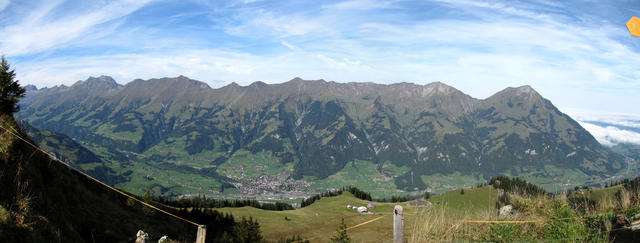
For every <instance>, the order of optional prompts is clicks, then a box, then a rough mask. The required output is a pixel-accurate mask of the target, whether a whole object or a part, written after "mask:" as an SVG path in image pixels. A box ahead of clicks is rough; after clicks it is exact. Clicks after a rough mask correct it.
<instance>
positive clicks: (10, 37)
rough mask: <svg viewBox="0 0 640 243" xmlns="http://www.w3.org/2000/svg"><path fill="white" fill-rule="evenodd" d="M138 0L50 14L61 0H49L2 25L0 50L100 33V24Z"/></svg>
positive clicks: (51, 45) (28, 50) (61, 43)
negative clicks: (11, 22) (17, 18)
mask: <svg viewBox="0 0 640 243" xmlns="http://www.w3.org/2000/svg"><path fill="white" fill-rule="evenodd" d="M147 2H148V0H142V1H128V0H127V1H113V2H110V3H108V4H106V5H104V6H96V7H95V8H94V9H90V10H89V11H88V12H78V13H75V14H67V15H65V16H63V17H60V18H55V17H52V15H55V14H54V10H56V9H57V8H59V7H60V5H61V4H63V2H62V1H49V2H46V3H45V4H42V5H41V6H39V7H38V8H37V9H35V10H33V11H32V12H31V13H30V14H28V15H27V16H26V17H24V18H23V20H22V22H20V23H17V24H14V25H9V26H2V28H1V32H2V33H3V34H2V35H1V36H0V50H2V51H3V52H4V53H5V54H7V55H24V54H32V53H37V52H41V51H48V50H51V49H57V48H62V47H66V46H67V45H68V44H70V43H71V42H73V41H77V40H79V39H82V38H83V37H85V36H87V35H98V36H104V35H108V34H109V33H101V30H104V29H107V28H105V26H100V25H101V24H104V23H106V22H109V21H112V20H115V19H118V18H120V17H123V16H126V15H128V14H130V13H131V12H133V11H135V10H136V9H138V8H140V7H141V6H143V5H144V4H146V3H147Z"/></svg>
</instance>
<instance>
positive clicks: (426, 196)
mask: <svg viewBox="0 0 640 243" xmlns="http://www.w3.org/2000/svg"><path fill="white" fill-rule="evenodd" d="M429 198H431V193H429V192H424V200H427V199H429Z"/></svg>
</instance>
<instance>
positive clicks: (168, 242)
mask: <svg viewBox="0 0 640 243" xmlns="http://www.w3.org/2000/svg"><path fill="white" fill-rule="evenodd" d="M176 242H177V241H175V240H172V239H171V238H169V236H166V235H165V236H162V237H160V239H159V240H158V243H176Z"/></svg>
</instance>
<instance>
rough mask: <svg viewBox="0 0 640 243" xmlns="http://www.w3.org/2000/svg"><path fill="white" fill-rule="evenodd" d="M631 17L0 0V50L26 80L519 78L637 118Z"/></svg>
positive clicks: (452, 5) (515, 82)
mask: <svg viewBox="0 0 640 243" xmlns="http://www.w3.org/2000/svg"><path fill="white" fill-rule="evenodd" d="M631 16H639V17H640V0H632V1H504V2H496V1H488V2H485V1H466V0H452V1H402V0H398V1H376V0H350V1H259V0H256V1H251V0H244V1H204V0H199V1H150V0H146V1H145V0H141V1H138V0H125V1H118V0H115V1H64V0H49V1H41V2H38V1H15V0H9V1H7V0H0V52H1V53H4V55H5V56H6V58H7V59H8V60H9V62H10V63H11V64H12V66H13V67H14V68H15V69H16V71H17V74H18V79H19V80H20V81H21V83H22V84H35V85H36V86H38V87H44V86H53V85H58V84H66V85H70V84H73V83H74V82H75V81H77V80H84V79H86V78H87V77H89V76H99V75H110V76H112V77H114V78H115V79H116V80H117V81H118V82H119V83H126V82H129V81H131V80H133V79H136V78H142V79H148V78H158V77H173V76H178V75H185V76H188V77H190V78H193V79H197V80H201V81H204V82H207V83H209V84H210V85H211V86H212V87H220V86H223V85H225V84H228V83H230V82H237V83H240V84H249V83H251V82H253V81H257V80H261V81H264V82H267V83H280V82H284V81H287V80H290V79H292V78H294V77H301V78H304V79H321V78H322V79H325V80H334V81H337V82H369V81H370V82H377V83H395V82H413V83H419V84H426V83H429V82H433V81H441V82H444V83H447V84H449V85H452V86H454V87H456V88H458V89H460V90H462V91H463V92H465V93H467V94H470V95H471V96H473V97H476V98H486V97H488V96H489V95H491V94H493V93H495V92H497V91H499V90H501V89H503V88H505V87H508V86H520V85H525V84H529V85H531V86H533V87H534V88H535V89H536V90H538V92H540V93H541V94H542V95H543V96H545V97H546V98H548V99H550V100H551V101H552V102H553V103H554V104H555V105H557V106H558V107H559V108H560V109H561V110H562V111H565V112H568V113H569V114H572V115H573V114H575V116H579V115H584V114H595V113H598V112H600V113H598V114H605V113H604V112H616V113H617V114H627V115H629V116H630V117H636V115H637V116H640V106H638V104H640V37H633V36H631V35H630V34H629V32H628V30H627V28H626V25H625V23H626V22H627V21H628V20H629V19H630V18H631ZM585 111H586V112H585ZM594 112H595V113H594ZM634 119H635V118H634ZM638 120H640V118H639V119H638ZM639 123H640V122H639Z"/></svg>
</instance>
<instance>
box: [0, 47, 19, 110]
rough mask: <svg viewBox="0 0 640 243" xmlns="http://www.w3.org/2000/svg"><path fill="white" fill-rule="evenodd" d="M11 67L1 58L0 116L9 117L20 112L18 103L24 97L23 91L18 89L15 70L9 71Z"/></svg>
mask: <svg viewBox="0 0 640 243" xmlns="http://www.w3.org/2000/svg"><path fill="white" fill-rule="evenodd" d="M10 68H11V66H9V63H7V60H5V59H4V56H2V62H1V63H0V114H8V115H11V114H13V113H14V112H16V111H18V110H20V107H19V106H18V101H19V100H20V98H22V97H24V93H25V89H24V88H23V87H20V84H19V83H18V80H15V81H14V78H15V77H16V73H15V70H11V71H9V69H10Z"/></svg>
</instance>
